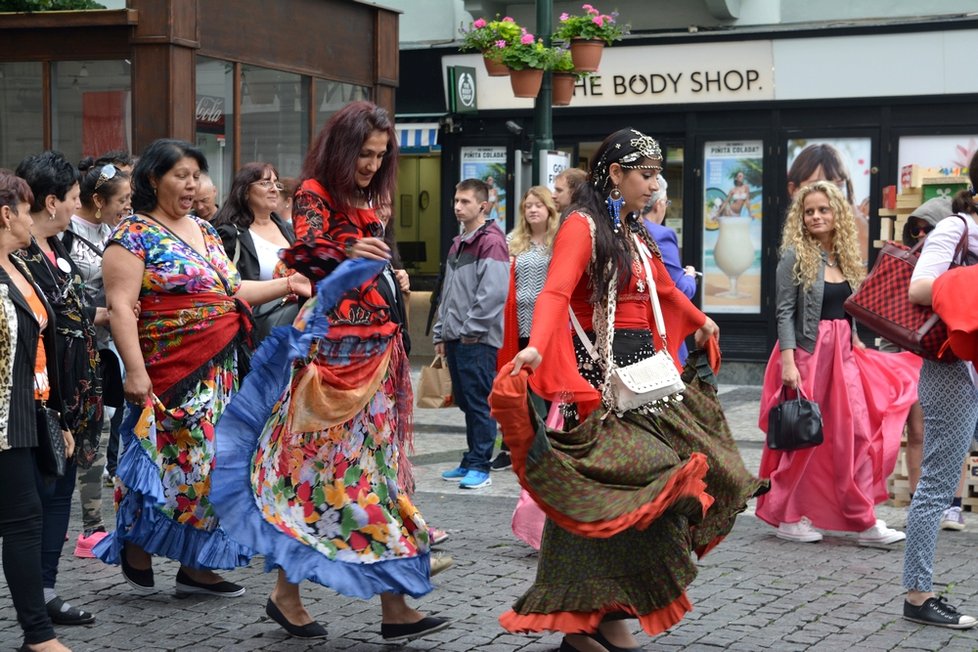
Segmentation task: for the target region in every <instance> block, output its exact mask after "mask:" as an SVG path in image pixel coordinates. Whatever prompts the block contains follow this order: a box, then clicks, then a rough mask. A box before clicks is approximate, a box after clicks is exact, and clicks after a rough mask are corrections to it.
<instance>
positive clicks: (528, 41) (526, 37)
mask: <svg viewBox="0 0 978 652" xmlns="http://www.w3.org/2000/svg"><path fill="white" fill-rule="evenodd" d="M533 40H534V39H533V34H528V33H526V32H524V33H523V36H521V37H520V43H522V44H523V45H533Z"/></svg>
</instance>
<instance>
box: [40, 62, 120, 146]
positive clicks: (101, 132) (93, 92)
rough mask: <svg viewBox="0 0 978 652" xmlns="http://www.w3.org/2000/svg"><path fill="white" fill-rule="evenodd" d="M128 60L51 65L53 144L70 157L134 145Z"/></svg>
mask: <svg viewBox="0 0 978 652" xmlns="http://www.w3.org/2000/svg"><path fill="white" fill-rule="evenodd" d="M129 68H130V66H129V62H128V61H124V60H113V61H56V62H54V63H52V64H51V79H52V88H51V144H52V146H53V148H54V149H56V150H60V151H61V152H63V153H64V155H65V156H66V157H67V158H68V160H69V161H72V162H75V163H77V162H78V161H79V160H80V159H81V158H82V157H83V156H99V155H100V154H104V153H105V152H108V151H112V150H124V151H127V152H128V151H130V150H131V148H132V102H131V100H130V96H131V87H132V83H131V80H132V78H131V76H130V71H129Z"/></svg>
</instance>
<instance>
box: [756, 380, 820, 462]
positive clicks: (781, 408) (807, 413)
mask: <svg viewBox="0 0 978 652" xmlns="http://www.w3.org/2000/svg"><path fill="white" fill-rule="evenodd" d="M786 391H787V388H785V387H782V388H781V392H780V393H781V396H782V400H781V402H780V403H778V404H777V405H775V406H774V407H773V408H771V411H770V412H769V413H768V415H767V447H768V448H770V449H771V450H776V451H794V450H799V449H802V448H811V447H812V446H818V445H819V444H821V443H822V441H823V436H822V411H821V410H820V409H819V407H818V403H816V402H815V401H810V400H808V399H807V398H805V397H804V395H803V394H802V392H801V389H800V388H799V390H798V391H797V395H796V396H795V398H790V399H789V398H786V397H785V396H784V393H785V392H786Z"/></svg>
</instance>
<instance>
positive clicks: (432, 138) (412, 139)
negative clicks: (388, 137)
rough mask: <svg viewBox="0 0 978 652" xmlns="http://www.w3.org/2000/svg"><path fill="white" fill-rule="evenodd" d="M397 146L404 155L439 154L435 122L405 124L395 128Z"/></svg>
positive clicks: (437, 126) (437, 127)
mask: <svg viewBox="0 0 978 652" xmlns="http://www.w3.org/2000/svg"><path fill="white" fill-rule="evenodd" d="M395 129H396V130H397V144H398V145H399V146H400V148H401V152H402V153H404V154H428V153H430V152H440V151H441V145H439V144H438V130H439V129H440V126H439V124H438V123H437V122H407V123H401V124H398V125H396V126H395Z"/></svg>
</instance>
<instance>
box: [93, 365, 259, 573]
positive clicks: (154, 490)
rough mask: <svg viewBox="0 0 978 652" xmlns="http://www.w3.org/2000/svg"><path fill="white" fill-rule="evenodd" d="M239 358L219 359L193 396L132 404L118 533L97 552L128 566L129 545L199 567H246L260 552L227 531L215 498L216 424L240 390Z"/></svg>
mask: <svg viewBox="0 0 978 652" xmlns="http://www.w3.org/2000/svg"><path fill="white" fill-rule="evenodd" d="M235 360H236V357H235V355H234V354H233V353H231V354H229V355H227V356H225V358H224V359H223V360H218V361H215V362H214V363H213V364H212V365H210V367H209V368H208V369H207V370H206V372H205V373H204V374H203V377H202V378H201V379H200V380H199V381H198V382H197V383H196V384H195V385H194V386H193V387H191V388H190V389H189V390H188V391H187V392H186V393H184V394H183V395H180V396H174V397H168V399H167V403H169V405H165V404H164V403H163V402H162V401H161V400H160V399H159V398H157V397H153V401H152V403H151V404H148V405H147V406H145V407H143V408H139V407H137V406H136V405H134V404H131V403H130V404H127V405H126V417H125V419H124V421H123V424H122V427H121V429H120V430H121V434H122V438H123V443H124V445H125V449H124V452H123V455H122V458H121V459H120V460H119V468H118V474H119V479H120V484H119V485H118V486H117V488H116V494H115V502H116V529H115V532H113V533H112V534H111V535H110V536H108V537H106V538H105V539H104V540H103V541H101V542H100V543H99V545H98V546H97V547H96V548H95V551H94V552H95V555H96V556H97V557H99V558H100V559H102V561H104V562H106V563H110V564H118V563H119V562H120V554H121V551H122V547H123V545H124V543H125V542H130V543H132V544H134V545H137V546H139V547H140V548H143V549H144V550H145V551H146V552H148V553H150V554H154V555H161V556H164V557H169V558H170V559H174V560H177V561H179V562H180V563H181V564H183V565H185V566H189V567H191V568H235V567H238V566H245V565H247V564H248V562H249V561H250V559H251V554H252V551H251V550H249V549H248V548H246V547H244V546H241V545H240V544H238V543H236V542H234V541H232V540H231V539H230V538H229V537H228V536H227V534H226V532H225V531H224V530H223V529H222V528H221V527H220V524H219V521H218V518H217V515H216V514H215V513H214V508H213V505H212V503H211V500H210V488H211V477H210V475H211V471H212V469H213V466H214V454H215V445H214V432H215V425H216V423H217V421H218V420H219V419H220V417H221V415H222V414H223V412H224V409H225V407H226V406H227V404H228V402H229V401H230V400H231V396H232V395H233V393H234V391H235V390H236V389H237V364H236V362H235Z"/></svg>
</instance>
